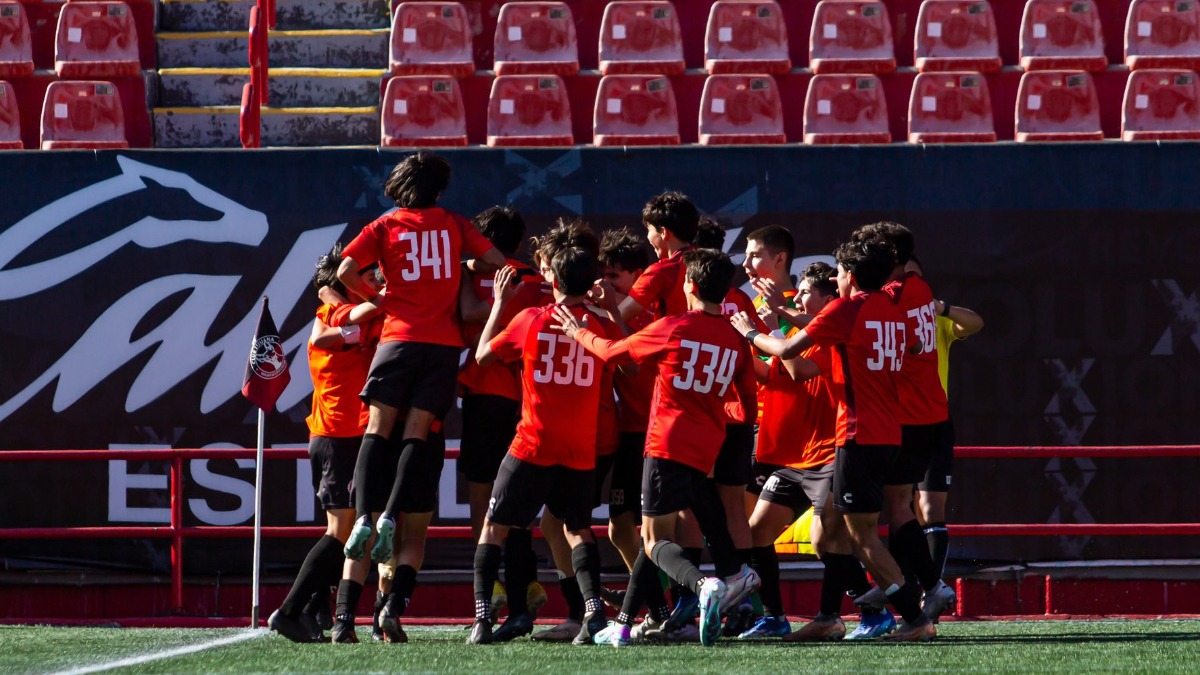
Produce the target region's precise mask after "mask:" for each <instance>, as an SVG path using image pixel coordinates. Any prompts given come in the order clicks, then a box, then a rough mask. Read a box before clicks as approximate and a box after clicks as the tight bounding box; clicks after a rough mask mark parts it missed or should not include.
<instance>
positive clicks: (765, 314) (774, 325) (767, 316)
mask: <svg viewBox="0 0 1200 675" xmlns="http://www.w3.org/2000/svg"><path fill="white" fill-rule="evenodd" d="M758 318H759V319H761V320H762V322H763V323H765V324H767V328H770V329H771V330H773V331H775V330H779V317H778V316H776V315H775V312H773V311H771V308H770V307H768V306H767V305H763V306H762V307H759V308H758Z"/></svg>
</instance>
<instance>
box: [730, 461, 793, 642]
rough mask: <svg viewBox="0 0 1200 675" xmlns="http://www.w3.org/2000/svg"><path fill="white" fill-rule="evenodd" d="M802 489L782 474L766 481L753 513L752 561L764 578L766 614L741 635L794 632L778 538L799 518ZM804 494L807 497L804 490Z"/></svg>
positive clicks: (760, 588)
mask: <svg viewBox="0 0 1200 675" xmlns="http://www.w3.org/2000/svg"><path fill="white" fill-rule="evenodd" d="M798 488H799V486H792V485H790V484H789V483H788V481H787V480H786V476H783V475H780V474H778V473H777V474H776V475H773V476H771V477H770V478H769V479H767V481H766V482H765V483H764V484H763V487H762V493H761V494H760V496H759V499H758V502H757V504H756V505H755V509H754V513H753V514H751V516H750V543H751V549H750V556H751V564H752V566H753V567H754V571H755V573H756V574H758V577H759V579H760V580H761V586H760V587H759V597H760V598H761V599H762V605H763V617H762V619H760V620H759V621H758V622H757V623H756V624H755V625H754V626H753V627H751V628H749V629H748V630H746V631H744V632H742V633H741V634H740V635H739V637H741V638H744V639H751V638H762V637H777V636H782V635H787V634H788V633H789V632H791V626H790V625H789V623H788V620H787V616H786V613H785V612H784V609H783V596H782V594H781V591H780V586H779V555H778V554H777V553H776V552H775V540H776V539H777V538H778V537H779V533H780V532H783V531H784V530H786V529H787V528H788V527H789V526H790V525H791V524H792V523H793V522H795V520H796V517H797V515H798V510H797V508H796V493H797V492H799V489H798ZM800 494H801V496H803V493H802V492H800ZM805 506H807V505H805Z"/></svg>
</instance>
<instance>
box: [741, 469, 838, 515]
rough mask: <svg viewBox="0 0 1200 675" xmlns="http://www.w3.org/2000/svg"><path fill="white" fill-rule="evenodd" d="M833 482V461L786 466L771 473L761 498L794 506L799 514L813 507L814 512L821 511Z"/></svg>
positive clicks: (792, 507) (795, 513) (819, 513)
mask: <svg viewBox="0 0 1200 675" xmlns="http://www.w3.org/2000/svg"><path fill="white" fill-rule="evenodd" d="M832 486H833V462H830V463H829V464H826V465H824V466H818V467H816V468H815V469H792V468H788V467H784V468H782V469H780V470H778V471H776V472H775V473H773V474H771V477H770V478H768V479H767V482H766V484H765V485H763V490H762V494H760V495H759V497H758V498H759V499H761V500H763V501H764V502H771V503H772V504H779V505H780V506H786V507H788V508H790V509H791V510H792V513H793V515H794V516H795V517H797V518H799V517H800V515H801V514H802V513H804V512H805V511H807V510H808V509H809V507H812V510H813V513H814V514H816V515H821V512H822V511H824V510H825V502H826V501H827V500H828V499H829V490H830V488H831V487H832Z"/></svg>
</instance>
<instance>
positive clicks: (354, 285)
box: [337, 256, 383, 305]
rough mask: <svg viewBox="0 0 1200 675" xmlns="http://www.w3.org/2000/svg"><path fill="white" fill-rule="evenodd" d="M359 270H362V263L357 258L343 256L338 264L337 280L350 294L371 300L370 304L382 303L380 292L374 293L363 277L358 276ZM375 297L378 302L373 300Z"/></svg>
mask: <svg viewBox="0 0 1200 675" xmlns="http://www.w3.org/2000/svg"><path fill="white" fill-rule="evenodd" d="M372 262H374V261H372ZM360 270H362V265H360V264H358V261H357V260H355V259H354V258H351V257H349V256H346V257H343V258H342V264H341V265H339V266H338V271H337V277H338V281H341V282H342V285H343V286H345V287H346V290H348V291H350V292H351V293H352V294H354V295H356V296H358V297H360V298H362V299H363V300H366V301H368V302H371V303H372V304H375V305H382V304H383V302H382V300H383V299H382V298H381V297H379V296H380V295H381V294H380V293H376V292H375V289H373V288H371V286H370V285H368V284H367V282H366V281H363V278H362V277H361V276H359V271H360ZM376 299H378V300H379V302H374V301H375V300H376Z"/></svg>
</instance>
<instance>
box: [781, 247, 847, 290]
mask: <svg viewBox="0 0 1200 675" xmlns="http://www.w3.org/2000/svg"><path fill="white" fill-rule="evenodd" d="M764 246H765V244H764ZM800 277H801V278H802V279H806V280H808V287H809V288H811V289H813V290H815V291H817V292H819V293H820V294H821V295H837V293H838V287H837V270H836V269H834V268H833V266H831V265H830V264H829V263H825V262H815V263H811V264H810V265H809V266H808V267H805V268H804V273H803V274H802V275H800Z"/></svg>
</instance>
